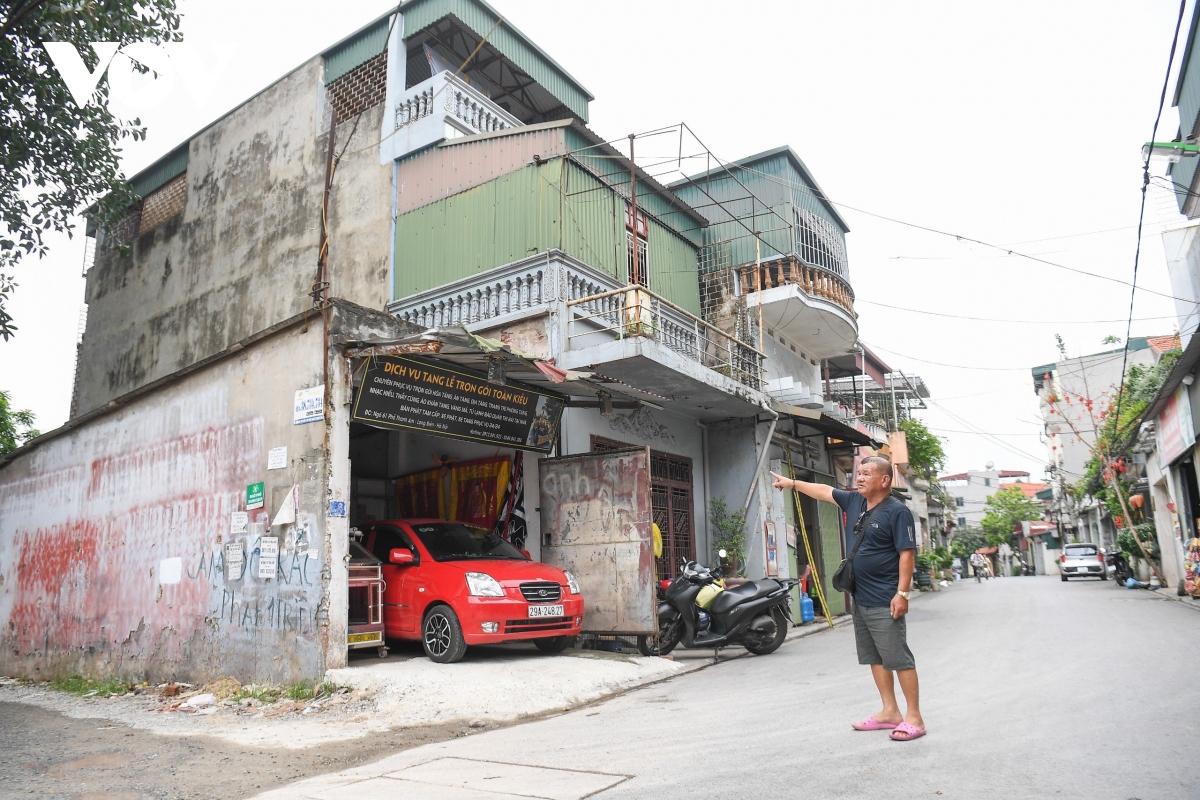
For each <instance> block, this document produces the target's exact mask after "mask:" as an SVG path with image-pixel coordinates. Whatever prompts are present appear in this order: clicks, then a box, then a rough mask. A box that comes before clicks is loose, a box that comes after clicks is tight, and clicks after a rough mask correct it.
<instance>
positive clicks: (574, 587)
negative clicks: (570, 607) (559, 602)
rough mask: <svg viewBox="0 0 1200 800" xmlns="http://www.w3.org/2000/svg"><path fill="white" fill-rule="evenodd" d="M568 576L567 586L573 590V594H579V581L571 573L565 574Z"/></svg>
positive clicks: (564, 573)
mask: <svg viewBox="0 0 1200 800" xmlns="http://www.w3.org/2000/svg"><path fill="white" fill-rule="evenodd" d="M563 575H566V576H567V586H568V587H570V589H571V594H579V581H577V580H575V576H574V575H572V574H571V573H569V572H563Z"/></svg>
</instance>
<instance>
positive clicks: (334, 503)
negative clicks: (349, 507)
mask: <svg viewBox="0 0 1200 800" xmlns="http://www.w3.org/2000/svg"><path fill="white" fill-rule="evenodd" d="M329 516H331V517H344V516H346V501H345V500H330V501H329Z"/></svg>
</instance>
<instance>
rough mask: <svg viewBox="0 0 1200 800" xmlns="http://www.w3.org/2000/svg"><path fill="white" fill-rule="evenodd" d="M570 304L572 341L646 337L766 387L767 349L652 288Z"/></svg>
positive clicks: (748, 383)
mask: <svg viewBox="0 0 1200 800" xmlns="http://www.w3.org/2000/svg"><path fill="white" fill-rule="evenodd" d="M567 307H568V308H569V309H571V310H572V311H573V313H572V314H570V315H569V320H570V323H569V326H570V327H569V330H568V332H567V341H568V342H573V341H574V340H577V339H582V338H585V337H587V338H594V337H595V336H596V335H597V334H609V335H611V336H612V337H613V338H616V339H625V338H629V337H633V336H640V337H645V338H647V339H652V340H654V341H656V342H658V343H659V344H661V345H663V346H665V347H667V348H669V349H671V350H674V351H675V352H676V353H679V354H680V355H682V356H684V357H685V358H688V359H690V360H692V361H698V362H699V363H700V364H702V365H704V366H705V367H708V368H709V369H711V370H713V371H715V372H719V373H720V374H722V375H725V376H727V377H730V378H733V379H734V380H736V381H737V382H738V383H741V384H743V385H745V386H749V387H750V388H752V389H757V390H760V391H761V389H762V385H763V382H762V364H763V354H762V353H761V352H759V351H758V350H757V349H755V348H753V347H751V346H750V345H748V344H746V343H745V342H742V341H740V340H738V339H736V338H734V337H733V336H730V335H729V334H727V333H725V332H724V331H723V330H721V329H720V328H718V327H716V326H714V325H710V324H708V323H707V322H705V321H704V320H702V319H700V318H699V317H696V316H693V315H692V314H690V313H688V312H687V311H684V310H683V309H681V308H679V307H678V306H676V305H675V304H673V303H671V301H669V300H667V299H665V298H663V297H659V296H658V295H656V294H654V293H653V292H651V291H650V290H649V289H644V288H641V287H622V288H619V289H610V290H609V291H607V292H601V293H600V294H594V295H591V296H589V297H581V298H579V299H577V300H570V301H568V302H567Z"/></svg>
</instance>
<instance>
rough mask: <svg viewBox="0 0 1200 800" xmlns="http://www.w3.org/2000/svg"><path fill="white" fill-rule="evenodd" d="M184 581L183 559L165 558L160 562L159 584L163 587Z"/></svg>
mask: <svg viewBox="0 0 1200 800" xmlns="http://www.w3.org/2000/svg"><path fill="white" fill-rule="evenodd" d="M181 580H183V559H182V558H179V557H178V556H177V557H175V558H164V559H163V560H162V561H159V562H158V582H159V583H160V584H162V585H164V586H165V585H166V584H169V583H179V582H180V581H181Z"/></svg>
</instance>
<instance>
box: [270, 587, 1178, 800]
mask: <svg viewBox="0 0 1200 800" xmlns="http://www.w3.org/2000/svg"><path fill="white" fill-rule="evenodd" d="M909 637H910V643H911V646H912V649H913V651H914V653H915V655H916V658H917V666H918V671H919V674H920V679H921V689H922V710H923V712H924V716H925V720H926V723H927V726H928V731H929V734H928V735H927V736H926V737H924V738H922V739H919V740H916V741H912V742H893V741H890V740H889V739H888V736H887V734H886V732H871V733H862V732H857V731H854V730H852V729H851V727H850V723H851V722H852V721H854V720H858V719H861V718H863V717H866V716H868V715H870V714H872V713H873V712H875V711H876V710H878V698H877V695H876V694H875V691H874V687H873V684H872V682H871V678H870V674H869V671H868V670H867V669H866V668H865V667H860V666H858V664H857V663H856V659H855V655H854V640H853V631H852V630H851V629H850V628H849V627H839V628H837V629H835V630H832V631H827V632H825V633H822V634H820V635H814V636H808V637H804V638H801V639H797V640H794V641H790V642H788V643H787V644H785V645H784V646H783V648H781V649H780V650H779V651H778V652H777V653H775V654H773V655H770V656H763V657H754V656H746V657H743V658H737V659H733V660H730V661H728V662H726V663H721V664H718V665H716V666H713V667H710V668H708V669H705V670H703V671H700V672H697V673H692V674H689V675H685V676H681V677H679V678H674V679H671V680H669V681H666V682H663V683H659V684H654V685H652V686H649V687H646V688H643V689H640V690H637V691H633V692H630V693H627V694H625V695H622V696H620V697H617V698H615V699H613V700H610V701H607V702H604V703H601V704H598V705H594V706H590V707H585V708H581V709H579V710H576V711H573V712H570V713H566V714H563V715H561V716H557V717H552V718H550V719H545V720H541V721H538V722H532V723H528V724H524V725H518V726H514V727H510V728H505V729H500V730H496V731H491V732H487V733H483V734H479V735H475V736H470V737H467V738H463V739H456V740H452V741H447V742H442V743H438V744H430V745H426V746H422V747H418V748H414V749H410V750H406V751H404V752H401V753H398V754H396V755H393V756H389V757H387V758H385V759H383V760H381V761H377V762H374V763H372V764H370V765H366V766H363V767H358V768H355V769H352V770H348V771H346V772H342V773H332V774H329V775H326V776H322V777H318V778H314V779H310V780H308V781H302V782H298V783H294V784H291V785H289V786H287V787H285V788H284V789H281V790H277V791H276V792H273V793H271V795H270V796H271V797H289V798H300V797H315V798H322V799H323V800H332V798H342V797H345V798H354V800H371V798H375V797H397V796H409V797H422V798H434V799H435V800H436V799H438V798H455V799H456V800H457V799H459V798H462V799H463V800H468V799H474V800H486V799H487V798H504V797H546V798H556V800H557V799H558V798H562V799H563V800H566V799H567V798H582V797H585V796H596V797H601V798H604V800H610V799H611V800H618V798H647V797H668V796H672V797H673V796H683V795H682V794H681V792H683V793H686V794H687V796H700V797H735V796H736V797H815V798H838V797H853V798H873V797H879V798H898V797H939V796H940V797H943V798H988V797H1002V798H1016V797H1021V798H1027V797H1055V798H1071V797H1080V798H1084V797H1086V798H1140V799H1141V800H1150V799H1151V798H1195V797H1200V778H1198V777H1197V772H1196V770H1195V767H1194V764H1195V747H1196V741H1197V733H1198V727H1200V723H1198V722H1197V711H1196V710H1197V709H1198V708H1200V680H1198V677H1200V610H1197V609H1193V608H1188V607H1187V606H1185V605H1184V604H1182V603H1179V602H1175V601H1171V600H1167V599H1160V598H1156V597H1155V596H1154V595H1153V594H1152V593H1150V592H1145V591H1130V590H1126V589H1123V588H1118V587H1116V586H1115V585H1114V584H1113V583H1112V582H1111V581H1110V582H1106V583H1101V582H1098V581H1097V582H1072V583H1062V582H1060V581H1059V580H1058V578H1057V577H1052V578H1045V577H1041V578H1029V577H1024V578H1006V579H1001V580H991V581H987V582H985V583H982V584H976V583H975V582H974V581H969V582H965V583H959V584H956V585H955V586H953V587H952V588H951V589H949V590H947V591H943V592H940V593H935V594H928V595H924V596H922V597H920V598H919V599H918V600H916V601H915V602H914V603H913V609H912V611H911V615H910V621H909Z"/></svg>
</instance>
